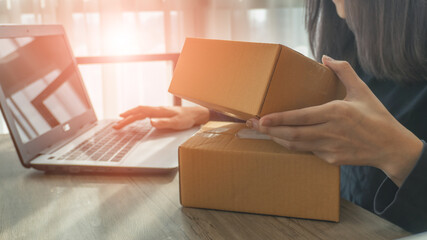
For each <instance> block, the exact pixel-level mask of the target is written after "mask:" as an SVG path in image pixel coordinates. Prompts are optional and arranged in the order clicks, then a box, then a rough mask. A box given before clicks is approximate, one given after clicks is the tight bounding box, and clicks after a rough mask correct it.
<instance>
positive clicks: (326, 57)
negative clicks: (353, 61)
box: [323, 55, 335, 62]
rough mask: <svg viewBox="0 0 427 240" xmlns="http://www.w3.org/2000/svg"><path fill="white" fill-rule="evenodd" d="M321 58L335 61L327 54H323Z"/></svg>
mask: <svg viewBox="0 0 427 240" xmlns="http://www.w3.org/2000/svg"><path fill="white" fill-rule="evenodd" d="M323 59H325V60H326V61H328V62H330V61H335V60H334V59H333V58H331V57H329V56H328V55H323Z"/></svg>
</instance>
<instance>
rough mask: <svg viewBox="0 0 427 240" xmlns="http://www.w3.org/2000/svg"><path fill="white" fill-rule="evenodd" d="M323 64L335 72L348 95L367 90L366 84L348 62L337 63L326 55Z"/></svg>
mask: <svg viewBox="0 0 427 240" xmlns="http://www.w3.org/2000/svg"><path fill="white" fill-rule="evenodd" d="M322 62H323V64H325V66H327V67H329V68H330V69H331V70H332V71H334V72H335V74H336V75H337V77H338V78H339V79H340V80H341V82H342V83H343V84H344V86H345V88H346V90H347V94H350V95H352V94H354V93H355V92H360V89H361V88H363V89H365V88H367V86H366V84H365V83H364V82H363V81H362V80H361V79H360V78H359V76H358V75H357V74H356V72H355V71H354V69H353V68H352V67H351V65H350V64H349V63H348V62H346V61H337V60H334V59H332V58H331V57H328V56H326V55H323V57H322Z"/></svg>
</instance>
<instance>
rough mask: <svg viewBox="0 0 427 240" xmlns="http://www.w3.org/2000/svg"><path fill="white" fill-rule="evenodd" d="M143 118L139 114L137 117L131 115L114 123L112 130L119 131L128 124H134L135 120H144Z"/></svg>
mask: <svg viewBox="0 0 427 240" xmlns="http://www.w3.org/2000/svg"><path fill="white" fill-rule="evenodd" d="M144 118H145V116H143V115H140V114H138V115H132V116H129V117H126V118H124V119H122V120H120V121H118V122H116V123H115V124H114V125H113V128H114V129H117V130H118V129H121V128H123V127H124V126H126V125H128V124H131V123H133V122H135V121H137V120H141V119H144Z"/></svg>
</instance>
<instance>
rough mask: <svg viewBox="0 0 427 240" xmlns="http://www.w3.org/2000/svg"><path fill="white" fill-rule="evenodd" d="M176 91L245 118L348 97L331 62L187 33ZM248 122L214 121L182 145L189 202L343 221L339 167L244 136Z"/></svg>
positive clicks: (183, 189)
mask: <svg viewBox="0 0 427 240" xmlns="http://www.w3.org/2000/svg"><path fill="white" fill-rule="evenodd" d="M169 91H170V92H171V93H172V94H174V95H176V96H179V97H182V98H184V99H187V100H190V101H193V102H195V103H198V104H200V105H202V106H206V107H208V108H211V109H214V110H217V111H220V112H223V113H225V114H227V115H230V116H233V117H237V118H240V119H243V120H246V119H249V118H253V117H261V116H263V115H265V114H268V113H272V112H280V111H286V110H293V109H299V108H304V107H309V106H314V105H319V104H323V103H326V102H328V101H331V100H334V99H339V98H342V97H343V96H344V93H345V91H344V90H343V87H342V85H341V84H340V82H339V80H338V79H337V78H336V76H335V74H334V73H333V72H332V71H331V70H330V69H328V68H326V67H325V66H323V65H321V64H319V63H317V62H315V61H313V60H310V59H308V58H306V57H304V56H303V55H301V54H299V53H297V52H295V51H293V50H291V49H289V48H287V47H285V46H282V45H278V44H261V43H247V42H233V41H222V40H206V39H187V40H186V42H185V45H184V48H183V50H182V53H181V55H180V58H179V60H178V64H177V66H176V69H175V71H174V76H173V79H172V82H171V85H170V88H169ZM242 128H244V124H231V123H225V125H224V124H220V123H210V124H208V125H206V126H204V127H203V128H202V129H201V130H200V131H199V132H198V133H197V134H196V135H194V136H193V137H192V138H190V139H189V140H188V141H187V142H185V143H184V144H182V145H181V146H180V148H179V164H180V196H181V203H182V205H183V206H187V207H198V208H210V209H220V210H229V211H241V212H250V213H260V214H271V215H280V216H289V217H299V218H311V219H319V220H329V221H338V220H339V167H338V166H333V165H329V164H327V163H326V162H324V161H322V160H321V159H319V158H317V157H315V156H314V155H313V154H310V153H301V152H292V151H288V150H286V149H285V148H284V147H281V146H280V145H278V144H277V143H275V142H273V141H271V140H255V139H241V138H238V137H237V136H236V133H237V132H238V131H239V130H240V129H242Z"/></svg>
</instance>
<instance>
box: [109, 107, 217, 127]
mask: <svg viewBox="0 0 427 240" xmlns="http://www.w3.org/2000/svg"><path fill="white" fill-rule="evenodd" d="M120 117H122V118H123V119H122V120H120V121H118V122H117V123H116V124H115V125H114V126H113V128H115V129H120V128H123V127H124V126H126V125H128V124H130V123H132V122H134V121H137V120H142V119H145V118H150V119H151V125H152V126H153V127H155V128H158V129H174V130H185V129H189V128H191V127H193V126H195V125H200V124H204V123H206V122H208V121H209V110H208V109H207V108H204V107H201V106H194V107H151V106H138V107H135V108H132V109H130V110H128V111H126V112H124V113H122V114H120Z"/></svg>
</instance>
